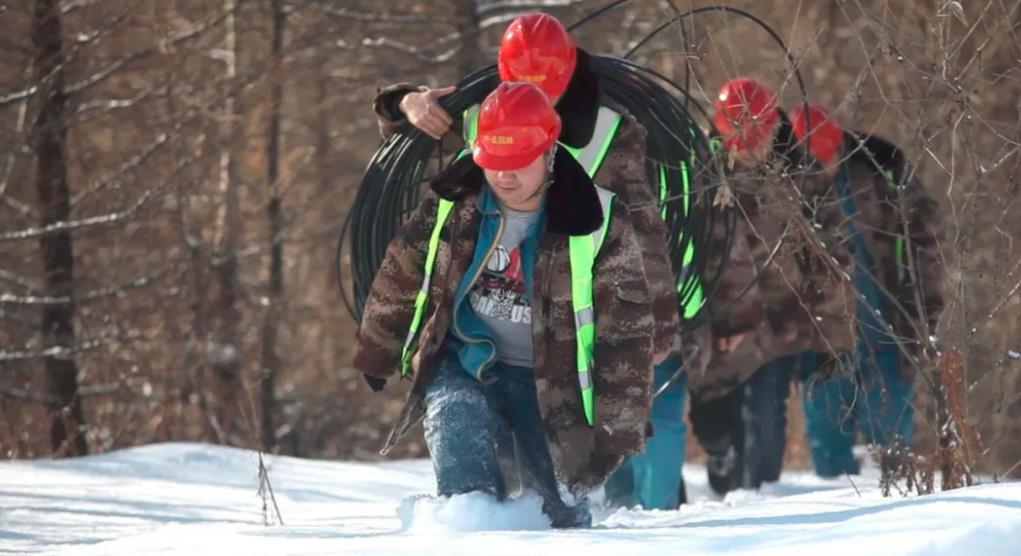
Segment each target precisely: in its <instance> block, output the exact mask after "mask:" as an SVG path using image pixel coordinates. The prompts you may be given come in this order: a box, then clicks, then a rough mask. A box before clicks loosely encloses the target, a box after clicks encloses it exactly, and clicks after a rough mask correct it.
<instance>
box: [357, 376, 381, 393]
mask: <svg viewBox="0 0 1021 556" xmlns="http://www.w3.org/2000/svg"><path fill="white" fill-rule="evenodd" d="M362 376H363V377H365V382H366V383H367V384H368V385H369V388H372V391H373V392H379V391H380V390H382V389H383V387H384V386H386V379H385V378H377V377H374V376H372V375H366V374H363V375H362Z"/></svg>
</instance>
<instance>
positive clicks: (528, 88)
mask: <svg viewBox="0 0 1021 556" xmlns="http://www.w3.org/2000/svg"><path fill="white" fill-rule="evenodd" d="M559 136H560V116H558V115H557V112H556V110H554V109H553V105H552V104H550V101H549V97H547V96H546V94H545V93H543V92H542V89H540V88H539V87H538V86H536V85H534V84H532V83H526V82H523V81H505V82H503V83H500V86H498V87H497V88H496V90H495V91H493V92H492V93H490V95H489V96H488V97H486V100H484V101H482V108H481V109H480V110H479V119H478V135H477V138H476V140H475V146H474V147H473V148H472V158H474V159H475V163H476V164H478V165H479V166H481V167H483V168H485V169H487V170H517V169H519V168H524V167H525V166H528V165H529V164H531V163H532V162H533V161H534V160H535V159H536V158H538V157H539V155H541V154H542V153H544V152H546V151H547V150H548V149H549V148H550V147H551V146H553V143H554V142H555V141H556V140H557V137H559Z"/></svg>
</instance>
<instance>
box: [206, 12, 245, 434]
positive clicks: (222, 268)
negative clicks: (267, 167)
mask: <svg viewBox="0 0 1021 556" xmlns="http://www.w3.org/2000/svg"><path fill="white" fill-rule="evenodd" d="M241 4H242V0H227V6H228V7H229V8H230V10H231V13H230V15H229V16H228V17H227V20H226V40H225V50H226V52H227V64H226V66H227V67H226V72H225V74H226V85H227V88H228V92H227V95H226V98H225V100H224V107H223V118H224V121H223V122H222V129H223V134H222V140H221V141H222V142H221V149H222V153H221V155H220V193H221V195H222V197H223V206H222V208H221V213H220V218H219V226H218V228H219V229H218V230H217V236H218V237H217V242H216V261H215V267H216V268H215V273H216V280H217V284H218V286H219V294H220V296H219V299H218V302H217V307H216V311H217V315H218V322H217V330H216V338H217V340H216V342H215V345H214V346H213V353H212V354H211V358H212V367H213V373H214V375H215V379H214V380H215V381H216V382H217V384H216V392H217V396H218V398H219V400H217V401H218V403H217V406H218V407H217V411H216V421H217V426H218V427H219V429H220V430H219V431H218V434H219V436H220V440H221V441H223V442H230V441H232V440H235V439H236V438H237V437H238V433H239V432H240V431H239V429H240V423H241V414H242V407H241V399H242V397H241V394H242V392H243V390H244V384H243V382H242V380H241V370H242V365H241V354H242V345H241V338H240V335H239V332H238V331H239V324H240V322H239V321H240V319H241V315H240V312H239V311H238V308H237V303H238V297H239V296H238V289H239V286H238V259H237V250H238V242H239V240H240V236H241V207H240V191H239V189H240V183H239V182H240V176H239V169H238V156H237V150H238V148H239V147H238V142H239V141H240V140H241V137H240V133H239V130H240V129H241V127H242V126H241V122H240V119H241V115H242V113H243V110H242V107H241V102H240V96H241V88H240V87H241V79H240V78H239V76H238V55H239V53H240V47H239V40H238V38H239V37H238V33H237V31H238V25H239V24H240V17H239V15H240V13H239V12H240V9H239V8H240V6H241Z"/></svg>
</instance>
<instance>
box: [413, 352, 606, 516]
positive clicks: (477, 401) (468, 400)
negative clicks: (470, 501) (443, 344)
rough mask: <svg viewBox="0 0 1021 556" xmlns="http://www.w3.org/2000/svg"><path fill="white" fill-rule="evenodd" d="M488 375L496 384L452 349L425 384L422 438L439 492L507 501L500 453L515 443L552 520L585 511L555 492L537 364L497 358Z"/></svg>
mask: <svg viewBox="0 0 1021 556" xmlns="http://www.w3.org/2000/svg"><path fill="white" fill-rule="evenodd" d="M489 375H490V376H491V377H493V379H494V380H493V382H491V383H488V384H484V383H482V382H480V381H479V380H477V379H475V378H474V377H472V376H471V375H469V374H468V372H467V371H465V369H464V368H463V367H462V366H461V363H460V360H459V359H458V357H457V355H456V354H453V353H451V354H450V355H448V356H446V357H443V358H442V360H441V361H440V362H439V364H438V365H437V368H436V369H435V370H434V373H433V376H432V377H431V378H430V381H429V384H428V385H427V386H426V390H425V403H426V417H425V441H426V444H427V445H428V447H429V455H430V456H431V457H432V462H433V469H434V470H435V472H436V487H437V491H438V494H439V495H440V496H451V495H454V494H462V493H466V492H474V491H481V492H486V493H489V494H491V495H493V496H494V497H496V498H497V499H501V500H502V499H504V498H506V497H507V494H508V490H509V489H508V485H507V484H505V483H506V481H505V478H504V474H503V472H502V471H501V468H500V457H499V455H500V452H501V450H502V449H504V448H506V443H507V442H508V440H512V441H513V445H514V451H515V452H516V455H517V460H518V466H519V472H520V474H521V475H522V480H523V481H524V482H525V484H527V485H528V486H530V487H532V488H534V489H535V490H537V491H538V492H539V494H541V495H542V497H543V499H544V501H545V503H544V505H543V509H544V511H546V513H547V514H548V515H550V517H551V518H552V519H554V521H555V522H556V520H557V517H556V516H557V515H560V516H561V517H563V518H564V519H570V518H568V517H564V516H565V515H567V514H571V513H576V514H577V513H585V514H587V510H586V511H584V512H571V511H570V510H568V508H567V505H566V504H565V503H564V502H563V501H562V500H561V498H560V495H559V493H558V492H559V491H558V489H557V481H556V476H555V473H554V470H553V461H552V459H551V458H550V454H549V448H548V447H547V445H546V436H545V434H544V433H543V424H542V418H541V416H540V413H539V401H538V396H537V395H536V390H535V377H534V373H533V371H532V369H529V368H525V367H514V366H510V365H504V364H500V363H497V364H496V365H494V366H493V367H492V368H490V370H489ZM501 445H502V446H501ZM580 517H581V519H582V521H584V516H580ZM583 524H584V523H578V525H583ZM567 525H568V526H569V525H571V524H567ZM555 526H556V523H555Z"/></svg>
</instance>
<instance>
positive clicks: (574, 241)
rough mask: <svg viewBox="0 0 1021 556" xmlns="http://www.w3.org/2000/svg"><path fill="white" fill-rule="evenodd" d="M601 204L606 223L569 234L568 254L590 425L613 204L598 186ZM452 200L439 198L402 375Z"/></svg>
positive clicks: (581, 377)
mask: <svg viewBox="0 0 1021 556" xmlns="http://www.w3.org/2000/svg"><path fill="white" fill-rule="evenodd" d="M596 192H597V193H598V194H599V203H600V205H601V206H602V208H603V225H602V226H601V227H600V228H599V229H598V230H596V231H595V232H592V233H591V234H586V235H581V236H570V237H569V238H568V248H569V257H570V263H571V306H572V309H573V310H574V325H575V345H576V354H577V368H578V385H579V387H580V389H581V400H582V407H583V408H584V410H585V420H586V421H587V422H588V424H589V425H590V426H591V425H592V423H593V422H594V421H595V389H594V388H593V383H592V370H593V368H594V355H593V354H594V353H595V344H596V323H595V306H594V294H593V275H592V271H593V268H594V267H595V262H596V256H597V255H598V254H599V249H600V248H601V247H602V246H603V240H604V239H605V237H606V231H607V229H608V228H609V225H610V210H611V207H612V206H613V197H614V195H613V193H611V192H609V191H607V190H605V189H603V188H601V187H597V188H596ZM453 208H454V203H453V201H448V200H447V199H440V202H439V205H438V206H437V209H436V223H435V224H434V225H433V229H432V234H430V236H429V250H428V252H427V254H426V258H425V268H424V269H423V272H422V275H423V277H422V287H421V288H420V289H419V291H418V295H417V296H416V297H415V312H414V314H413V316H412V318H411V325H410V326H409V327H408V336H407V338H406V339H405V341H404V349H403V350H402V352H401V374H402V375H407V374H408V372H409V371H410V369H411V356H412V355H413V353H414V344H415V339H416V338H417V336H418V330H419V328H420V327H421V325H422V317H423V315H425V308H426V306H427V305H428V304H429V286H430V284H431V283H432V272H433V268H434V266H435V264H436V253H437V252H438V251H439V245H440V231H441V230H442V229H443V226H444V224H445V223H446V221H447V218H448V217H449V216H450V212H451V210H452V209H453Z"/></svg>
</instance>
